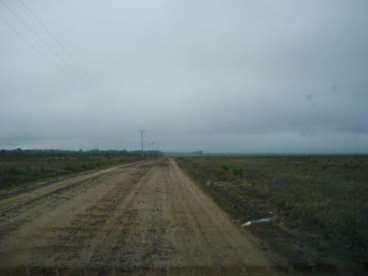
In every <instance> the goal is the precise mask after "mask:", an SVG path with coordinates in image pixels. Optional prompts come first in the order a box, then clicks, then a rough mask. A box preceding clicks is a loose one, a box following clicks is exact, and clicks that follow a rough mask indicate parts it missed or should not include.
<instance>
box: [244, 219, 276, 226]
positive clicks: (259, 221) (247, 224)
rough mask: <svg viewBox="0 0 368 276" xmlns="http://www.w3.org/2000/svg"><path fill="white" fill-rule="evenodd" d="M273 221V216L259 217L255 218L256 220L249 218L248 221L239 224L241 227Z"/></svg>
mask: <svg viewBox="0 0 368 276" xmlns="http://www.w3.org/2000/svg"><path fill="white" fill-rule="evenodd" d="M272 221H273V217H271V218H261V219H256V220H250V221H247V222H245V223H243V224H242V225H241V227H248V226H250V225H252V224H258V223H269V222H272Z"/></svg>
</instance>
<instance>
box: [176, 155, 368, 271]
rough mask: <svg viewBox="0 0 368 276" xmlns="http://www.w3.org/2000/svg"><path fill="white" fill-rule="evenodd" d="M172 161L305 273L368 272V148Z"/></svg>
mask: <svg viewBox="0 0 368 276" xmlns="http://www.w3.org/2000/svg"><path fill="white" fill-rule="evenodd" d="M177 161H178V164H179V165H180V167H182V168H183V169H184V170H185V171H186V172H187V173H188V174H189V175H190V176H191V177H192V178H193V179H194V180H195V181H196V183H197V184H198V185H200V187H201V189H202V190H204V191H205V192H206V194H209V195H211V197H212V198H213V199H214V200H215V202H216V203H217V204H218V205H220V206H221V207H222V208H223V209H224V210H226V211H227V212H228V213H229V214H231V216H232V218H234V219H237V220H239V221H240V222H245V221H249V220H254V219H260V218H265V217H273V218H274V221H273V222H272V223H268V224H258V225H253V226H252V227H248V228H247V230H248V231H251V232H252V233H253V234H254V235H255V236H256V237H258V238H259V239H260V240H262V241H263V242H264V243H265V244H267V245H268V246H269V247H270V248H271V251H272V252H277V253H278V255H281V256H283V257H284V258H285V259H287V260H288V267H289V269H290V267H292V268H293V269H294V270H297V271H298V272H303V273H308V275H317V273H318V275H337V274H339V275H368V216H367V213H368V201H367V198H368V186H367V182H368V156H366V155H355V156H354V155H330V156H328V155H320V156H318V155H309V156H307V155H301V156H285V155H280V156H275V155H274V156H265V155H259V156H257V155H255V156H249V155H248V156H241V155H237V156H231V155H229V156H205V155H202V156H196V157H182V158H177Z"/></svg>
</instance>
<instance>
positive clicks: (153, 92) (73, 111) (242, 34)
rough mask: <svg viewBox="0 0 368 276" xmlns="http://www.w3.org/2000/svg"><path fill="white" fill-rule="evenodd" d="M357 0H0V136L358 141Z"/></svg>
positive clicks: (183, 142)
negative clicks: (141, 133)
mask: <svg viewBox="0 0 368 276" xmlns="http://www.w3.org/2000/svg"><path fill="white" fill-rule="evenodd" d="M367 10H368V2H367V1H366V0H353V1H347V0H324V1H320V0H308V1H307V0H303V1H294V0H280V1H271V0H253V1H247V0H231V1H225V0H221V1H220V0H201V1H194V0H186V1H184V0H175V1H173V0H156V1H150V0H146V1H119V0H111V1H98V0H79V1H75V0H64V1H57V0H34V1H32V2H30V1H26V0H11V1H10V0H4V1H1V2H0V61H1V62H0V99H1V100H0V148H16V147H22V148H63V149H80V148H82V149H91V148H101V149H123V148H125V149H131V150H133V149H137V148H138V147H139V133H138V130H139V129H144V130H145V139H146V145H147V147H148V145H150V143H151V142H155V147H156V148H159V149H161V150H166V151H193V150H199V149H201V150H204V151H208V152H249V153H253V152H271V153H297V152H307V153H318V152H324V153H347V152H357V153H368V75H367V72H368V28H367V27H368V17H367V15H366V12H367Z"/></svg>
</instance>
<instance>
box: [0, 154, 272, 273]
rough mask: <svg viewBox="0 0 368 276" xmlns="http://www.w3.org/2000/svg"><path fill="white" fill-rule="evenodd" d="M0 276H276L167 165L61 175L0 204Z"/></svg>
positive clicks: (242, 235) (235, 228) (241, 234)
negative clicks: (48, 275) (45, 275)
mask: <svg viewBox="0 0 368 276" xmlns="http://www.w3.org/2000/svg"><path fill="white" fill-rule="evenodd" d="M0 269H1V272H2V273H12V274H15V273H19V274H24V273H31V274H32V273H35V274H38V273H54V274H57V275H59V274H74V273H80V272H84V273H85V274H88V275H91V274H93V273H98V274H106V273H115V272H119V273H122V272H123V273H132V274H140V275H141V274H149V275H152V274H155V273H157V274H161V273H163V272H165V273H166V272H168V273H169V274H170V275H172V274H183V275H188V274H198V275H204V274H210V275H216V274H217V275H225V274H227V275H265V274H267V275H276V274H277V273H276V272H275V271H273V265H272V264H271V263H270V261H269V260H268V259H267V258H266V257H265V256H264V254H263V251H262V250H260V249H259V248H258V245H257V243H256V241H255V240H254V238H253V237H252V236H250V234H249V233H247V232H245V231H243V230H242V229H241V228H240V227H239V225H236V224H234V223H233V222H232V221H231V220H230V219H229V217H228V216H227V214H225V213H224V212H223V211H222V210H221V209H220V208H219V207H218V206H217V205H216V204H215V203H214V201H212V199H210V198H209V197H208V196H206V195H205V194H204V193H203V192H202V191H201V190H200V189H199V188H198V187H197V186H196V185H195V184H194V183H193V182H192V181H191V180H190V179H189V178H188V177H187V176H186V175H185V174H184V173H183V172H182V171H181V169H179V168H178V166H177V165H176V163H175V161H174V160H171V159H161V160H156V161H140V162H135V163H131V164H126V165H122V166H119V167H113V168H110V169H105V170H101V171H97V172H93V173H89V174H83V175H79V176H75V177H70V178H67V179H65V180H63V181H60V182H57V183H53V184H50V185H44V186H41V187H38V188H37V189H34V190H31V191H27V192H24V193H19V194H17V195H14V196H11V197H8V198H5V199H3V200H1V201H0Z"/></svg>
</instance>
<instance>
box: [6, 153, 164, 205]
mask: <svg viewBox="0 0 368 276" xmlns="http://www.w3.org/2000/svg"><path fill="white" fill-rule="evenodd" d="M146 155H148V156H149V157H154V156H159V153H158V152H149V153H146ZM140 159H142V157H141V153H140V152H127V151H98V150H93V151H61V150H20V149H18V150H11V151H6V150H0V198H1V197H2V196H4V194H8V193H9V192H12V191H13V192H15V191H19V190H24V189H29V188H31V187H32V188H33V187H34V186H37V185H38V184H42V183H34V182H35V181H37V182H39V181H42V182H47V180H49V179H51V180H55V177H58V176H66V175H70V174H75V173H79V172H84V171H88V170H95V169H102V168H107V167H111V166H115V165H118V164H124V163H127V162H132V161H135V160H140Z"/></svg>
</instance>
